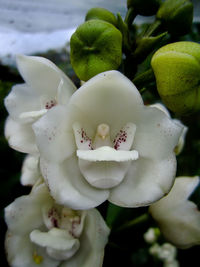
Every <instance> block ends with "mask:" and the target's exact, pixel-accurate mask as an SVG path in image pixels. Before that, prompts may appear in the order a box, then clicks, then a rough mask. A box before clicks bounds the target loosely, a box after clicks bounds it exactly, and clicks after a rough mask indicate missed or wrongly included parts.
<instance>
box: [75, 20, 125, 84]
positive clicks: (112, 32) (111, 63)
mask: <svg viewBox="0 0 200 267" xmlns="http://www.w3.org/2000/svg"><path fill="white" fill-rule="evenodd" d="M70 48H71V50H70V57H71V64H72V67H73V68H74V71H75V72H76V74H77V76H78V77H79V78H80V79H81V80H83V81H87V80H89V79H90V78H92V77H93V76H95V75H96V74H98V73H100V72H104V71H107V70H112V69H117V68H118V67H119V65H120V63H121V60H122V34H121V32H120V31H119V30H118V29H117V28H115V27H114V26H113V25H112V24H110V23H108V22H105V21H102V20H89V21H86V22H85V23H83V24H81V25H80V26H79V27H78V28H77V30H76V31H75V33H74V34H73V35H72V37H71V40H70Z"/></svg>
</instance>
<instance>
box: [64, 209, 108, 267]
mask: <svg viewBox="0 0 200 267" xmlns="http://www.w3.org/2000/svg"><path fill="white" fill-rule="evenodd" d="M109 233H110V230H109V228H108V227H107V225H106V224H105V222H104V220H103V219H102V217H101V215H100V213H99V212H98V211H97V210H96V209H92V210H88V211H87V216H86V219H85V227H84V231H83V233H82V235H81V238H80V249H79V250H78V251H77V253H76V254H75V255H74V256H73V257H72V258H71V259H69V260H67V261H65V262H63V263H62V264H61V267H68V266H70V267H78V266H81V267H94V266H95V267H101V266H102V264H103V256H104V248H105V245H106V243H107V241H108V235H109Z"/></svg>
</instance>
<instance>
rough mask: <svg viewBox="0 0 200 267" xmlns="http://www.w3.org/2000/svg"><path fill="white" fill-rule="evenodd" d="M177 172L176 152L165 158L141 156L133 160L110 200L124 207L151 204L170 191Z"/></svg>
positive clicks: (113, 190)
mask: <svg viewBox="0 0 200 267" xmlns="http://www.w3.org/2000/svg"><path fill="white" fill-rule="evenodd" d="M175 173H176V159H175V156H174V154H171V155H170V156H169V157H168V158H166V159H163V160H154V159H148V158H139V159H138V160H136V161H133V162H132V164H131V166H130V167H129V169H128V173H127V175H126V176H125V178H124V180H123V181H122V183H121V184H119V185H118V186H117V187H115V188H112V190H111V193H110V197H109V201H110V202H112V203H114V204H116V205H118V206H122V207H140V206H147V205H150V204H151V203H153V202H155V201H156V200H158V199H160V198H161V197H163V196H164V195H165V194H166V193H168V192H169V190H170V188H171V187H172V184H173V181H174V177H175Z"/></svg>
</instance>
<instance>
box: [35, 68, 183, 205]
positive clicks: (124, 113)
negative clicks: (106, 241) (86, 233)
mask: <svg viewBox="0 0 200 267" xmlns="http://www.w3.org/2000/svg"><path fill="white" fill-rule="evenodd" d="M33 129H34V131H35V135H36V140H37V145H38V147H39V150H40V154H41V158H42V159H41V170H42V173H43V176H44V179H45V180H46V182H47V184H48V186H49V188H50V191H51V194H52V196H53V197H54V198H55V199H56V201H57V202H58V203H60V204H62V205H68V206H70V207H71V208H73V209H89V208H92V207H95V206H97V205H99V204H101V203H102V202H103V201H105V200H106V199H108V200H109V201H110V202H112V203H114V204H116V205H119V206H124V207H138V206H145V205H149V204H150V203H152V202H154V201H156V200H158V199H160V198H161V197H163V196H164V195H165V194H166V193H168V191H169V190H170V188H171V186H172V184H173V182H174V178H175V172H176V159H175V154H174V148H175V146H176V145H177V143H178V140H179V137H180V135H181V132H182V127H180V125H177V124H176V123H174V122H173V120H171V119H170V118H169V117H168V116H167V115H166V114H165V113H163V112H162V111H160V110H159V109H157V108H153V107H147V106H144V104H143V101H142V97H141V95H140V94H139V92H138V90H137V89H136V87H135V86H134V85H133V84H132V82H131V81H130V80H128V79H127V78H126V77H125V76H124V75H122V74H121V73H120V72H118V71H108V72H104V73H101V74H99V75H97V76H95V77H93V78H92V79H91V80H89V81H87V82H85V83H84V84H83V85H82V87H80V88H79V90H77V91H76V92H75V93H74V94H73V95H72V97H71V98H70V100H69V102H68V106H67V107H65V106H57V107H55V108H54V109H52V110H50V111H49V112H48V113H47V114H46V115H45V116H43V117H42V118H41V119H40V120H38V121H37V122H36V123H35V124H34V125H33Z"/></svg>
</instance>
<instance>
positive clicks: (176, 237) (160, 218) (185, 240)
mask: <svg viewBox="0 0 200 267" xmlns="http://www.w3.org/2000/svg"><path fill="white" fill-rule="evenodd" d="M198 184H199V178H198V177H197V176H196V177H180V178H179V177H178V178H177V179H176V180H175V184H174V186H173V187H172V190H171V191H170V193H169V194H168V195H167V196H166V197H164V198H162V199H161V200H159V201H158V202H156V203H154V204H153V205H151V206H150V208H149V212H150V213H151V215H152V217H153V218H154V219H155V220H156V221H157V223H158V224H159V227H160V229H161V232H162V233H163V235H164V236H165V238H166V239H168V240H169V241H170V242H171V243H173V244H175V245H176V246H177V247H180V248H189V247H191V246H193V245H197V244H200V212H199V210H198V209H197V206H196V205H195V204H194V203H193V202H191V201H189V200H187V198H188V197H189V196H190V195H191V194H192V192H193V191H194V189H195V188H196V186H197V185H198Z"/></svg>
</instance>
